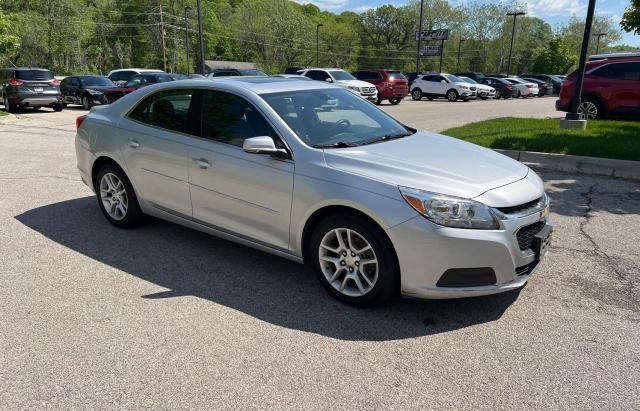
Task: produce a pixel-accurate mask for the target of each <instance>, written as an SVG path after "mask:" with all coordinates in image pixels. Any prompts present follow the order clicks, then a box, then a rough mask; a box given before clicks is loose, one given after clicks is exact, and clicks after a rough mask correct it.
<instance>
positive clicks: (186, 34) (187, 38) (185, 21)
mask: <svg viewBox="0 0 640 411" xmlns="http://www.w3.org/2000/svg"><path fill="white" fill-rule="evenodd" d="M190 11H191V7H189V6H187V7H185V8H184V32H185V33H184V35H185V45H186V46H187V76H189V75H191V64H190V60H191V59H190V58H189V19H188V18H187V13H188V12H190Z"/></svg>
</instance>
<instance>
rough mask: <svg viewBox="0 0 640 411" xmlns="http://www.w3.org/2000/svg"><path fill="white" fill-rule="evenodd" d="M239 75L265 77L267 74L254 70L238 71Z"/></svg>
mask: <svg viewBox="0 0 640 411" xmlns="http://www.w3.org/2000/svg"><path fill="white" fill-rule="evenodd" d="M240 74H242V75H243V76H266V75H267V73H265V72H264V71H261V70H256V69H248V70H240Z"/></svg>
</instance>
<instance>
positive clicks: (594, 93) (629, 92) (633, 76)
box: [556, 57, 640, 119]
mask: <svg viewBox="0 0 640 411" xmlns="http://www.w3.org/2000/svg"><path fill="white" fill-rule="evenodd" d="M575 87H576V72H575V71H574V72H573V73H571V74H569V75H568V76H567V78H566V79H565V80H564V82H563V83H562V88H561V89H560V98H559V99H558V100H557V101H556V109H557V110H559V111H569V110H570V109H571V102H572V101H573V95H574V93H575ZM579 112H580V113H581V114H582V115H583V116H584V117H585V118H589V119H593V118H601V117H607V116H614V115H622V116H628V117H631V118H635V119H638V118H640V58H637V57H636V58H629V59H615V60H595V61H590V62H587V65H586V67H585V74H584V83H583V85H582V98H581V101H580V107H579Z"/></svg>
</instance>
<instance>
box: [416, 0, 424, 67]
mask: <svg viewBox="0 0 640 411" xmlns="http://www.w3.org/2000/svg"><path fill="white" fill-rule="evenodd" d="M423 9H424V0H420V21H419V22H418V52H417V56H416V75H417V74H418V73H419V72H420V48H421V47H422V10H423Z"/></svg>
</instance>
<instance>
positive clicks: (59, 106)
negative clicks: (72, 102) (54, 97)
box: [51, 103, 62, 113]
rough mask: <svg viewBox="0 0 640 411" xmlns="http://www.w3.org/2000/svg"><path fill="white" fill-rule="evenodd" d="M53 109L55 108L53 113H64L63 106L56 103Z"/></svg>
mask: <svg viewBox="0 0 640 411" xmlns="http://www.w3.org/2000/svg"><path fill="white" fill-rule="evenodd" d="M51 108H53V111H55V112H56V113H59V112H61V111H62V104H61V103H56V104H54V105H53V106H51Z"/></svg>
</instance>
